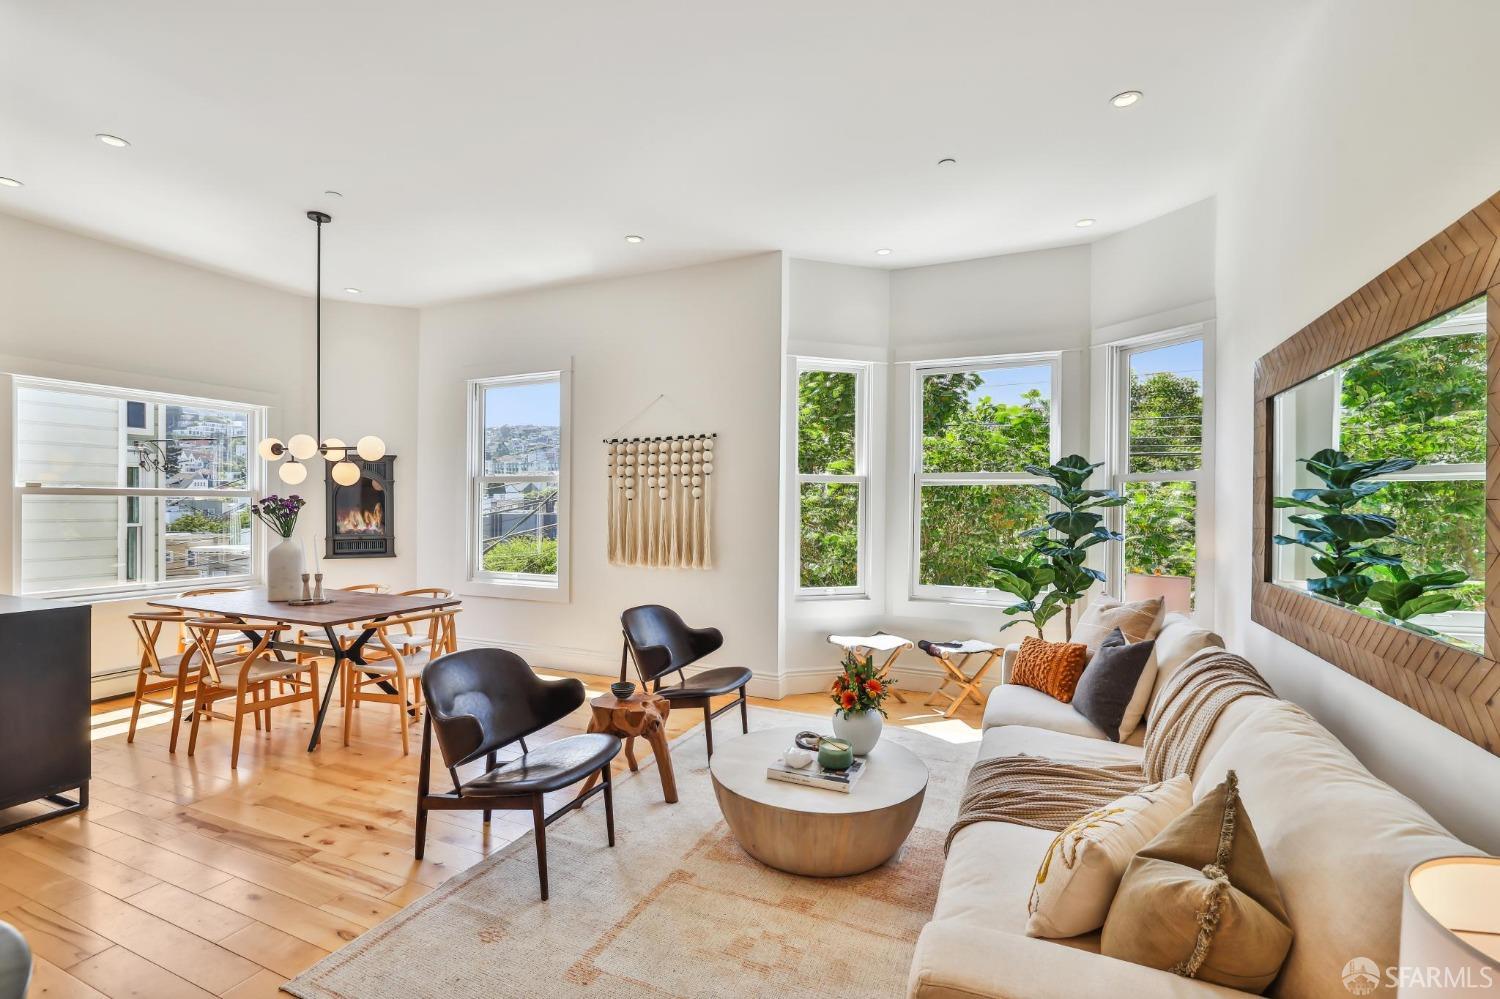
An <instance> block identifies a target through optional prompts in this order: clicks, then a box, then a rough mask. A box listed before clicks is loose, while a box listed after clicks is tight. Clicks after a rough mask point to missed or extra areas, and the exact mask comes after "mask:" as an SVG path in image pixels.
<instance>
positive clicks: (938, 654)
mask: <svg viewBox="0 0 1500 999" xmlns="http://www.w3.org/2000/svg"><path fill="white" fill-rule="evenodd" d="M917 645H918V647H920V648H921V650H922V651H923V652H925V653H927V654H928V655H929V656H931V657H932V658H933V659H934V660H935V661H936V662H937V664H938V666H940V667H941V668H942V670H943V682H942V683H940V684H938V686H937V689H936V690H934V691H933V692H932V696H930V697H928V698H927V700H926V701H924V702H923V703H924V704H928V705H931V704H932V702H933V701H934V700H936V699H937V698H947V699H948V702H949V703H948V707H947V708H946V709H944V711H943V717H944V718H952V717H953V716H954V715H955V714H957V713H958V709H959V708H961V707H963V703H964V701H966V700H969V699H971V698H972V699H973V701H974V703H975V704H977V705H979V707H980V709H981V710H983V708H984V697H983V696H982V695H981V694H980V692H979V682H980V681H981V680H983V679H984V675H985V674H986V673H988V672H989V671H990V667H991V666H993V665H995V663H996V662H998V661H999V660H1000V657H1001V655H1003V654H1004V652H1005V648H1004V646H1000V645H992V644H990V643H989V642H981V641H980V640H979V639H977V638H971V639H969V640H968V641H966V642H928V641H925V640H924V641H919V642H918V643H917ZM980 654H983V655H984V657H985V659H984V662H983V663H981V664H980V666H979V669H977V670H975V671H974V672H973V673H972V674H968V673H965V672H964V667H965V666H967V665H968V662H969V658H970V657H971V656H975V655H980ZM950 683H956V684H958V693H957V694H950V693H948V685H949V684H950Z"/></svg>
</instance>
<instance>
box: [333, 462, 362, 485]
mask: <svg viewBox="0 0 1500 999" xmlns="http://www.w3.org/2000/svg"><path fill="white" fill-rule="evenodd" d="M333 481H335V482H337V483H338V484H339V485H341V486H352V485H354V483H356V482H358V481H359V466H358V465H356V464H355V463H354V462H352V461H341V462H339V463H338V464H337V465H334V466H333Z"/></svg>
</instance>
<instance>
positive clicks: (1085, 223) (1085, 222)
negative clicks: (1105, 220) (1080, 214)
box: [1073, 219, 1094, 229]
mask: <svg viewBox="0 0 1500 999" xmlns="http://www.w3.org/2000/svg"><path fill="white" fill-rule="evenodd" d="M1073 224H1074V225H1076V226H1077V227H1078V228H1080V229H1087V228H1088V227H1089V226H1091V225H1093V224H1094V220H1093V219H1079V220H1078V221H1077V222H1074V223H1073Z"/></svg>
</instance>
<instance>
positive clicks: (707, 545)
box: [604, 407, 718, 569]
mask: <svg viewBox="0 0 1500 999" xmlns="http://www.w3.org/2000/svg"><path fill="white" fill-rule="evenodd" d="M648 408H649V407H648ZM717 437H718V434H697V435H693V436H687V437H627V438H623V439H621V438H615V439H612V440H607V441H605V442H604V450H605V454H606V461H607V465H606V474H608V476H609V499H608V501H607V502H608V513H609V561H610V564H611V565H646V566H659V567H669V568H679V569H708V568H711V567H712V566H713V481H714V463H715V460H716V458H717V455H718V452H717V451H716V449H715V441H716V439H717Z"/></svg>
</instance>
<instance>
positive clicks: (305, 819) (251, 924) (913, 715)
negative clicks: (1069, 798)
mask: <svg viewBox="0 0 1500 999" xmlns="http://www.w3.org/2000/svg"><path fill="white" fill-rule="evenodd" d="M548 675H565V674H558V673H549V674H548ZM579 679H581V680H583V681H584V683H585V684H587V686H588V688H589V695H590V696H593V695H595V694H599V693H604V692H605V690H606V688H607V686H608V682H609V681H608V678H606V677H598V676H579ZM911 699H912V701H913V703H911V704H907V705H902V704H897V703H895V702H894V699H892V700H891V701H889V702H888V703H887V708H888V710H889V711H890V721H891V723H892V724H903V725H908V724H934V725H937V726H942V727H943V728H945V729H947V730H949V731H951V732H952V733H953V735H954V736H955V737H959V738H970V737H974V736H976V735H977V733H972V734H971V733H970V731H969V730H971V729H976V728H977V727H978V724H979V717H980V712H979V709H978V708H977V707H974V706H972V705H969V706H966V707H965V709H964V710H963V711H962V712H960V714H959V715H958V717H957V718H955V719H952V720H949V721H944V720H943V719H942V718H941V716H940V715H938V714H937V712H936V710H935V709H932V708H923V707H921V706H920V703H919V702H920V700H921V696H920V695H916V694H914V695H913V696H912V698H911ZM751 701H752V704H753V705H758V706H769V707H777V708H783V709H786V710H790V711H807V712H811V713H816V714H825V713H827V712H829V711H831V707H830V703H829V701H828V699H827V696H826V695H824V694H821V693H818V694H801V695H797V696H794V697H789V698H786V699H784V700H781V701H767V700H763V699H760V698H751ZM129 707H130V705H129V701H128V700H122V701H112V702H108V703H105V704H101V705H96V707H95V711H94V716H93V726H94V739H95V741H94V779H93V783H92V786H91V805H90V807H89V809H88V810H87V811H86V812H84V813H81V814H78V815H72V816H68V817H67V818H63V819H58V820H55V821H51V822H45V823H41V824H39V825H35V826H31V827H28V828H26V829H22V830H19V831H17V832H13V833H9V834H7V835H5V836H0V919H3V920H4V921H6V922H9V923H12V924H14V925H15V926H16V927H18V928H19V929H20V931H21V932H22V934H24V935H25V937H26V939H27V940H28V941H30V943H31V947H32V949H33V951H34V953H35V958H36V967H35V972H34V974H33V977H32V985H31V990H30V993H29V995H30V996H32V997H42V996H47V997H71V996H89V997H93V996H109V997H112V999H124V997H142V999H175V997H179V996H181V997H190V996H192V997H203V996H208V995H217V996H224V997H226V999H270V997H273V996H276V995H278V994H279V993H278V992H277V989H278V987H279V986H280V985H281V983H282V982H283V981H285V980H286V979H288V978H290V977H292V976H294V975H296V974H297V973H299V972H301V971H302V970H304V969H305V968H307V967H308V966H310V965H311V964H313V963H314V962H316V961H317V960H318V959H319V958H321V957H323V956H324V955H325V954H327V953H328V952H329V951H332V950H334V949H336V948H338V947H341V946H343V945H344V944H345V943H347V942H349V941H350V940H353V939H354V938H355V937H356V936H358V935H359V934H360V933H362V932H364V931H365V930H366V929H368V928H369V927H371V926H374V925H375V924H376V923H378V922H380V921H381V920H383V919H385V918H386V917H387V916H389V915H391V914H392V913H394V912H396V911H397V910H399V909H400V908H401V907H403V906H405V905H407V904H408V903H410V902H412V901H415V900H416V899H418V898H421V897H422V896H423V895H425V894H426V893H427V892H428V891H430V890H431V889H432V888H433V887H434V886H436V885H438V884H441V883H442V882H443V881H444V880H445V879H447V878H448V877H450V876H452V875H453V874H455V873H457V872H459V871H462V870H464V869H465V868H467V867H469V866H470V865H472V864H474V863H476V862H478V861H479V860H480V859H481V858H483V857H484V856H485V855H486V854H489V853H492V852H494V851H495V850H498V849H500V848H501V847H503V846H505V845H506V844H507V843H510V842H511V841H512V840H514V839H517V838H520V837H522V836H526V837H529V836H530V834H531V824H530V823H531V820H530V817H529V816H527V815H522V814H521V813H519V812H503V811H502V812H496V813H495V814H494V820H493V821H492V823H491V824H490V827H489V829H488V830H486V829H485V827H484V825H483V823H482V821H481V816H480V814H479V813H478V812H433V813H431V818H430V820H429V829H428V843H427V856H426V859H424V860H422V861H416V860H414V859H413V858H412V835H413V807H412V802H413V799H414V798H415V795H416V773H417V760H418V755H417V753H418V749H417V738H416V737H415V733H417V732H419V731H420V730H419V729H418V728H416V727H415V726H414V727H413V734H414V738H413V740H412V755H410V756H406V757H403V756H402V755H401V738H400V732H399V729H398V728H397V727H396V717H395V711H394V709H392V708H388V707H385V706H378V705H370V704H367V705H364V706H362V707H360V709H359V710H358V711H357V712H356V713H355V722H354V725H353V731H352V732H351V739H350V744H349V746H347V747H345V746H344V745H342V742H343V734H344V733H343V731H342V728H341V715H340V712H338V711H337V710H330V712H329V715H328V724H327V725H326V726H325V728H324V733H323V743H322V745H321V746H320V747H319V748H318V750H317V751H316V752H314V753H308V752H307V751H306V749H307V738H308V734H309V729H310V726H311V721H312V718H311V713H310V712H309V711H307V710H306V709H305V706H304V705H295V706H293V707H292V708H291V709H286V708H280V709H276V711H275V712H273V727H272V729H271V731H270V732H269V733H266V732H257V731H255V729H254V728H253V727H251V726H250V725H248V724H247V725H246V732H245V737H244V740H245V741H244V746H243V748H242V750H241V754H240V765H239V769H238V770H237V771H231V770H230V769H229V740H230V731H231V726H230V724H229V723H227V722H224V721H213V722H211V723H205V725H204V728H203V732H202V735H200V738H199V745H198V751H197V753H196V754H195V755H194V756H193V758H191V759H189V758H188V756H187V755H186V739H185V738H184V740H183V743H182V744H181V745H180V746H179V748H178V752H177V753H176V754H172V753H168V752H167V734H168V729H169V728H170V715H169V714H168V712H167V711H165V710H161V709H153V710H152V711H151V713H149V714H145V713H143V716H142V722H141V727H140V729H139V730H138V731H137V733H136V740H135V742H134V743H133V744H130V745H127V744H126V742H125V735H124V732H125V726H126V723H127V722H128V720H129ZM588 716H589V711H588V707H587V705H585V706H584V707H583V708H581V709H579V711H577V712H575V713H574V714H572V715H570V716H569V717H568V718H566V719H564V720H563V721H562V722H560V723H559V724H558V725H555V726H553V727H551V728H549V729H547V730H546V731H545V732H544V733H539V735H538V737H536V738H538V739H541V738H548V737H550V738H558V737H561V736H564V735H569V734H572V733H573V732H577V731H582V730H583V729H584V727H585V726H586V725H587V724H588ZM700 718H701V715H700V714H698V713H697V712H693V711H684V712H678V713H676V714H673V715H672V716H671V717H670V718H669V719H668V729H669V731H670V733H671V734H672V735H674V736H675V735H677V734H678V733H680V732H682V731H683V730H685V729H687V728H689V727H691V726H692V725H693V724H694V723H695V722H696V721H697V720H699V719H700ZM718 726H719V727H718V728H717V729H716V731H719V732H723V733H725V735H726V736H727V735H728V733H729V732H730V731H738V719H736V718H734V717H733V716H732V715H726V716H724V717H723V718H720V719H719V720H718ZM640 751H641V752H642V753H643V754H644V753H647V752H648V751H647V750H645V749H644V747H642V748H641V750H640ZM643 762H644V760H643ZM624 766H625V763H624V757H623V756H621V758H620V759H619V760H618V761H617V767H618V768H619V769H621V770H623V769H624ZM441 777H442V774H441V770H440V769H439V770H437V771H436V772H435V780H436V779H441ZM647 777H648V779H651V780H654V779H655V775H654V774H652V775H647ZM566 793H569V792H564V794H566ZM549 807H554V806H553V805H549ZM19 814H22V811H21V810H19V809H12V810H10V811H6V812H0V821H9V820H11V819H13V818H15V817H16V816H18V815H19ZM622 821H624V822H628V821H629V819H628V818H627V817H622Z"/></svg>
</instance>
